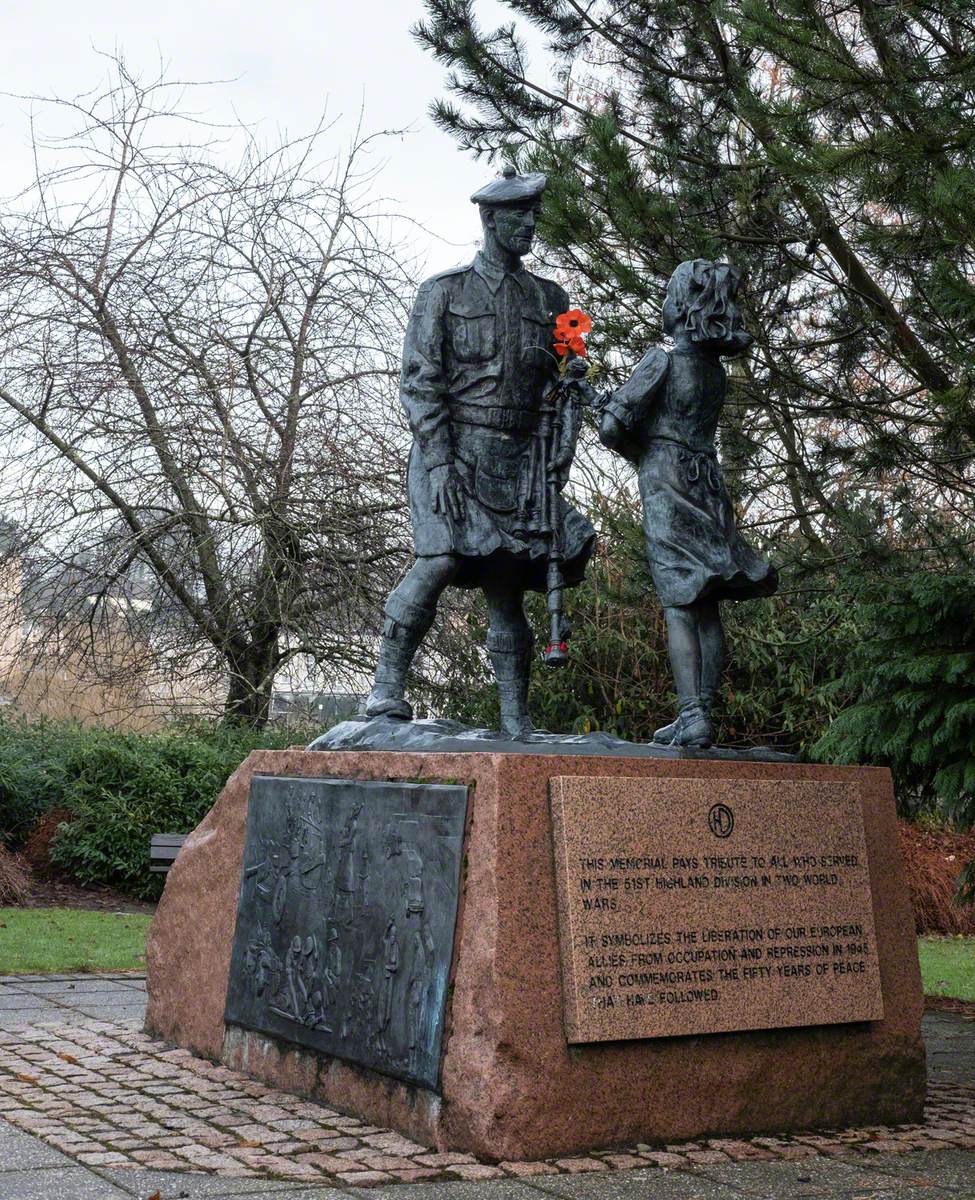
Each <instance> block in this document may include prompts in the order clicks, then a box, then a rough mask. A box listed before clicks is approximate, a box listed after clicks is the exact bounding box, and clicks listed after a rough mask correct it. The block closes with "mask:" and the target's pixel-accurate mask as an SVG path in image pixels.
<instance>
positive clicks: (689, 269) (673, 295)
mask: <svg viewBox="0 0 975 1200" xmlns="http://www.w3.org/2000/svg"><path fill="white" fill-rule="evenodd" d="M740 282H741V272H740V271H737V270H736V269H735V268H734V267H732V266H729V264H728V263H716V262H710V261H709V260H708V259H706V258H694V259H689V260H688V261H687V262H682V263H681V264H680V266H679V267H678V268H677V270H676V271H674V273H673V275H671V277H670V282H669V283H668V284H667V295H668V297H669V298H670V299H671V301H672V302H673V306H674V309H675V316H676V320H675V321H674V327H675V328H681V327H683V328H684V329H686V330H687V331H688V332H689V333H690V335H691V340H692V341H694V342H711V341H716V342H720V341H725V340H726V339H728V338H730V337H731V335H732V334H733V333H734V331H735V329H736V328H737V327H738V326H739V325H740V323H741V317H740V315H739V313H738V305H737V304H736V303H735V297H736V296H737V295H738V285H739V283H740ZM668 332H671V333H672V332H673V329H671V330H669V331H668Z"/></svg>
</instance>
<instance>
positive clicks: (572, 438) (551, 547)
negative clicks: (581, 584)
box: [537, 359, 602, 667]
mask: <svg viewBox="0 0 975 1200" xmlns="http://www.w3.org/2000/svg"><path fill="white" fill-rule="evenodd" d="M576 362H579V363H582V362H584V360H583V359H574V360H572V362H570V363H569V365H568V370H567V371H566V373H565V374H564V375H563V376H562V378H561V379H560V380H559V382H558V383H557V384H556V386H555V387H554V388H553V389H552V391H551V392H550V393H549V395H548V396H547V397H546V398H545V403H544V404H543V406H542V409H541V412H540V414H539V417H540V419H539V423H538V431H537V437H538V439H539V456H538V461H539V466H540V468H541V470H540V477H541V482H542V488H541V497H540V499H541V511H540V513H539V527H540V530H541V531H542V532H543V533H544V535H545V536H547V538H548V568H547V572H546V586H545V593H546V601H547V608H548V618H549V635H548V644H547V645H546V647H545V649H544V650H543V652H542V662H543V663H544V664H545V665H546V666H547V667H562V666H564V665H565V664H566V663H567V662H568V660H569V654H568V641H569V636H570V633H571V630H570V627H569V622H568V620H567V619H566V616H565V610H564V591H565V579H564V576H563V572H562V562H563V559H564V552H563V547H562V522H561V521H560V519H559V516H560V505H559V495H560V493H561V491H562V486H563V485H564V483H565V479H566V477H567V476H568V473H569V468H570V467H571V466H572V460H573V458H574V457H575V451H576V443H577V441H578V440H579V431H580V429H581V428H582V413H583V410H584V409H586V408H596V409H598V408H599V406H600V404H601V402H602V397H600V396H599V395H598V394H597V393H596V392H595V391H594V390H593V388H592V387H590V386H589V384H588V383H587V382H586V379H585V371H584V370H583V371H579V369H578V368H575V369H573V368H574V366H575V363H576Z"/></svg>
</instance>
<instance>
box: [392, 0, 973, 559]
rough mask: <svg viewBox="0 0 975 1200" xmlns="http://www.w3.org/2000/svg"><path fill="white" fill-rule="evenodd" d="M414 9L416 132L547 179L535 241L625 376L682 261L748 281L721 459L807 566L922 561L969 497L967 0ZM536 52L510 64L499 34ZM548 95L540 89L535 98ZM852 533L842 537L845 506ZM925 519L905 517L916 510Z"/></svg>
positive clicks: (433, 3)
mask: <svg viewBox="0 0 975 1200" xmlns="http://www.w3.org/2000/svg"><path fill="white" fill-rule="evenodd" d="M504 3H505V4H506V5H507V7H508V8H509V9H510V10H511V15H512V21H511V22H510V23H509V24H506V25H504V26H502V27H500V28H497V29H486V28H483V27H482V26H481V25H480V24H479V21H478V12H479V8H480V6H479V5H478V3H477V2H476V0H426V8H427V16H426V19H425V20H424V21H422V22H421V23H420V24H418V25H417V27H416V29H415V34H416V37H417V38H418V40H419V41H420V43H421V44H422V45H424V46H426V47H427V48H428V49H429V50H430V51H432V52H433V54H434V55H435V56H436V57H437V58H438V59H439V60H440V61H441V62H442V63H443V64H444V65H445V66H446V67H447V68H448V74H447V77H446V87H447V91H448V92H449V93H450V95H449V97H448V98H445V99H441V100H438V101H437V102H436V103H435V106H434V110H433V111H434V116H435V119H436V120H437V122H438V123H439V124H440V125H441V126H442V127H443V128H444V129H445V130H447V131H449V132H450V133H451V134H453V135H454V136H455V137H456V138H457V140H458V141H459V143H460V145H461V146H462V147H464V148H465V149H467V150H469V151H471V152H473V153H474V154H476V155H480V156H485V157H487V158H488V159H490V160H494V161H501V160H509V161H514V162H516V163H517V164H518V165H519V166H520V167H522V168H525V169H529V168H530V169H540V170H545V171H547V172H548V173H549V174H550V176H551V182H550V186H549V193H548V196H549V199H548V204H547V208H546V216H545V221H544V224H543V226H542V229H541V234H542V238H543V241H544V244H545V246H546V249H547V254H548V256H549V257H550V259H551V260H552V261H553V262H554V263H556V264H557V265H560V266H561V267H563V268H564V269H565V270H566V272H568V273H569V274H571V276H572V277H573V279H574V282H575V294H576V295H579V296H580V298H581V299H582V301H583V303H584V304H586V305H587V306H589V307H590V309H591V311H592V312H593V313H594V315H595V317H596V320H597V327H596V331H595V333H594V335H593V337H592V339H591V345H592V346H593V347H594V348H595V349H596V351H597V353H598V351H599V349H600V347H602V350H603V354H604V356H606V355H607V351H608V350H609V348H612V350H613V351H617V352H618V354H619V357H618V359H617V358H614V357H613V355H612V354H609V355H608V358H609V361H610V364H611V365H612V363H614V362H616V363H617V365H618V366H625V365H628V364H629V363H632V362H633V361H634V360H635V359H636V357H637V356H638V355H639V354H640V353H642V351H643V349H644V348H645V347H646V346H647V345H648V344H649V343H650V342H652V341H653V340H655V339H656V338H658V337H659V306H660V301H661V297H662V291H663V284H664V283H665V281H666V278H667V277H668V275H669V273H670V271H671V270H672V269H673V267H674V266H675V265H676V264H677V263H678V262H679V261H681V260H682V259H685V258H691V257H696V256H706V257H725V258H727V259H729V260H732V261H734V262H735V263H737V264H738V265H739V266H741V267H743V268H744V269H745V271H746V278H747V297H746V303H747V306H748V309H749V310H750V311H749V327H750V328H751V329H752V330H753V331H754V332H755V333H756V334H757V339H758V340H757V343H756V348H755V352H754V354H753V355H752V357H751V359H750V361H749V362H748V364H746V365H745V366H743V367H742V369H741V370H740V371H739V373H738V375H737V377H736V379H735V387H734V390H733V394H732V403H730V404H729V406H728V408H727V410H726V420H725V428H724V430H723V451H724V457H725V461H726V463H728V465H729V467H730V471H729V475H730V477H731V481H732V483H733V485H734V486H735V487H736V490H737V496H738V498H739V500H740V502H741V504H742V505H743V507H744V508H746V509H749V508H750V509H751V510H755V511H757V514H758V516H760V517H761V518H762V519H763V520H764V521H765V523H766V524H765V528H767V529H768V531H769V532H784V531H785V530H786V529H788V530H789V531H790V532H791V531H795V532H797V533H799V534H801V535H802V536H803V537H804V538H805V542H806V544H807V546H808V549H809V553H811V554H812V555H814V556H816V557H818V558H820V559H822V558H823V557H825V556H827V555H829V553H830V552H831V551H832V552H834V553H835V552H836V546H835V545H834V544H833V543H834V539H835V538H836V537H837V535H838V533H839V532H842V534H843V539H844V544H845V545H846V550H847V551H848V550H849V546H848V544H847V543H848V541H849V538H850V537H853V538H854V540H855V541H856V540H857V539H859V540H861V541H862V540H869V539H871V538H874V537H876V535H877V534H878V533H879V534H880V535H881V536H882V537H883V538H885V539H887V540H888V541H890V540H894V541H900V542H902V543H903V544H905V545H909V546H911V547H912V548H922V549H923V548H924V547H925V545H926V538H927V537H928V536H929V531H928V530H927V528H926V524H925V521H924V520H923V513H924V512H925V511H927V510H930V511H938V512H939V513H942V514H943V513H945V512H946V511H954V512H957V513H958V514H959V521H960V522H961V523H962V524H967V522H968V519H969V513H970V512H971V507H972V503H973V501H975V474H973V471H972V449H973V441H975V412H973V407H972V399H973V396H972V380H973V376H975V250H973V244H972V224H973V222H972V214H973V212H975V121H973V112H975V52H973V49H972V47H973V46H975V10H973V9H972V6H971V5H970V3H968V2H967V0H919V2H918V3H915V4H912V5H910V6H904V5H899V4H897V5H895V4H891V3H887V2H884V0H879V2H878V0H854V2H853V3H852V4H845V3H844V4H838V3H834V2H833V0H772V2H771V3H767V2H766V0H690V2H689V0H504ZM518 22H521V25H522V26H524V25H525V23H527V24H528V25H531V26H534V27H535V28H536V29H537V30H540V31H542V32H543V33H544V35H545V36H546V38H547V43H548V47H549V52H550V55H551V59H550V62H548V63H543V64H538V63H530V62H529V61H528V59H527V56H526V52H525V49H524V45H523V43H522V41H521V40H520V38H519V33H518V29H519V25H518ZM553 80H554V81H553ZM865 502H867V506H866V510H867V511H869V514H870V515H869V518H868V519H866V520H864V519H863V514H864V511H865V508H864V505H865ZM918 514H921V519H920V520H919V519H918Z"/></svg>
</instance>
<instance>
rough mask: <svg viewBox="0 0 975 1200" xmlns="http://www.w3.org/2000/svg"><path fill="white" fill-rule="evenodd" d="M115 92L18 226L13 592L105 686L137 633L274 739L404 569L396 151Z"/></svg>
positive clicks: (170, 97)
mask: <svg viewBox="0 0 975 1200" xmlns="http://www.w3.org/2000/svg"><path fill="white" fill-rule="evenodd" d="M111 65H112V78H111V81H110V83H109V85H108V86H107V88H106V90H104V91H103V92H101V93H99V94H92V95H90V96H85V97H81V98H77V99H74V100H71V101H62V100H56V101H47V102H44V103H46V104H50V105H54V109H53V111H54V113H55V114H57V115H59V117H61V118H64V117H67V118H69V121H68V123H69V124H70V125H71V126H72V128H71V130H70V132H69V133H68V134H66V135H60V136H58V137H57V138H54V139H48V140H44V139H43V138H42V137H41V136H40V134H35V143H34V144H35V158H36V161H37V163H38V168H37V172H36V178H34V179H33V181H32V183H31V185H30V186H29V188H27V189H26V190H25V191H23V192H22V193H20V194H19V195H16V196H15V197H13V198H12V199H10V200H9V201H7V202H6V203H5V204H4V207H3V209H2V211H0V400H2V404H0V447H2V448H0V499H2V504H3V510H4V515H5V517H6V518H7V519H8V520H11V521H13V522H15V523H16V525H17V527H18V529H19V537H18V539H17V545H18V554H19V555H20V560H19V561H21V562H22V563H28V564H29V567H25V568H24V569H23V571H24V573H25V575H26V576H29V581H28V583H26V584H25V585H24V586H23V587H21V588H19V589H15V591H16V592H17V595H18V596H19V597H20V599H21V602H22V603H23V601H24V598H25V597H26V601H27V607H28V608H29V609H30V611H31V613H33V614H34V615H35V616H36V615H37V614H46V617H47V619H51V620H55V621H56V622H57V623H58V628H59V637H58V640H59V644H60V642H61V641H62V640H63V641H64V642H65V644H66V645H67V646H68V647H69V649H70V654H71V655H72V656H74V657H75V658H77V656H78V655H79V654H87V655H88V656H89V657H90V658H91V659H92V669H93V670H96V671H97V670H98V669H100V668H99V662H100V663H101V664H103V665H104V664H105V663H109V662H110V663H111V664H112V666H111V671H112V672H113V673H115V674H116V675H117V673H118V671H119V670H120V669H121V667H120V664H119V662H118V659H119V657H120V656H119V655H117V654H116V655H114V656H113V655H109V656H106V654H105V650H104V648H105V640H106V637H107V636H108V632H109V631H110V630H111V629H113V628H115V629H117V628H119V627H120V626H121V627H123V628H124V635H123V636H122V638H121V644H122V645H123V646H125V645H130V644H132V641H133V639H135V640H138V641H140V642H141V644H143V645H144V646H146V647H149V648H151V652H152V654H151V656H152V659H153V662H154V664H155V666H154V667H153V669H154V670H157V671H160V672H162V673H163V674H167V673H168V674H169V675H170V676H171V677H173V678H180V679H182V680H183V681H184V685H185V681H187V680H188V679H190V678H191V677H198V678H200V679H201V680H207V681H209V686H210V687H213V686H215V684H214V681H215V680H217V681H219V680H221V679H222V680H223V690H224V692H225V707H224V712H225V716H226V718H227V719H229V720H234V721H241V722H250V723H254V724H258V725H259V724H261V723H263V722H264V721H265V720H266V718H267V715H268V709H269V701H270V697H271V691H272V685H273V682H274V679H275V677H276V676H278V675H279V674H280V673H281V672H282V671H283V670H284V669H285V668H286V667H287V666H288V664H289V663H292V662H294V661H296V660H298V661H300V660H302V659H304V660H306V661H307V663H308V664H309V666H310V668H317V670H318V671H319V673H320V677H321V678H322V679H324V680H325V681H326V682H327V683H330V684H331V685H332V686H335V685H336V684H338V685H339V686H341V682H342V681H343V680H347V679H350V678H355V677H356V676H358V675H359V674H360V673H361V671H362V669H363V667H364V665H365V660H367V659H368V657H369V654H370V652H371V645H370V641H369V639H364V638H363V636H362V630H363V629H368V628H369V627H370V625H371V624H372V625H374V624H375V621H376V620H377V617H376V614H377V613H378V610H379V604H380V603H381V599H382V597H383V596H384V595H385V593H386V592H387V590H388V588H389V585H390V577H391V575H392V574H394V573H395V571H396V570H397V569H398V568H399V566H400V565H401V556H402V554H403V549H402V547H403V546H404V544H405V542H406V538H405V535H404V514H403V511H402V496H403V493H404V488H403V486H402V484H401V482H400V474H401V472H402V467H403V459H404V457H405V456H404V454H403V448H402V432H401V428H402V427H401V421H400V417H399V413H398V407H397V405H396V402H395V396H396V389H395V377H396V373H397V366H398V364H397V359H398V354H399V343H400V340H401V330H402V326H403V323H404V319H405V313H404V303H405V302H408V301H409V299H410V293H411V291H412V287H411V279H410V271H409V268H408V266H407V265H405V258H404V255H403V252H402V250H401V248H400V247H399V245H398V243H397V234H396V224H395V219H394V218H393V217H390V216H388V215H387V214H385V213H384V212H383V211H382V208H381V206H380V204H379V202H378V201H376V200H375V199H371V197H373V196H374V194H375V191H374V189H375V168H373V167H370V165H369V155H370V151H371V149H372V147H373V145H374V139H370V138H368V137H363V136H359V137H357V138H355V139H354V141H353V143H352V145H351V147H350V148H349V149H348V150H347V151H346V152H345V153H343V154H342V155H340V156H338V157H335V156H334V155H333V156H332V157H326V156H325V153H326V145H325V143H326V139H333V138H334V136H335V134H334V130H332V129H330V128H329V127H327V126H325V125H320V126H319V127H318V128H317V129H316V130H314V131H313V132H312V134H311V135H310V136H308V137H304V138H301V139H298V140H286V141H283V142H278V143H277V144H275V145H273V146H272V147H270V148H268V147H265V146H262V145H261V144H260V143H259V142H258V141H257V139H256V138H255V137H253V136H252V135H251V134H250V133H249V132H248V131H246V130H242V129H239V128H234V129H218V128H216V127H214V126H213V125H208V124H205V123H204V122H202V121H201V120H200V119H199V118H197V117H195V116H194V115H193V114H192V113H191V112H190V111H189V99H190V96H191V95H192V93H191V91H190V89H189V88H188V87H187V86H185V85H182V84H177V83H173V82H171V81H167V79H166V78H165V76H161V77H157V78H154V79H153V80H152V81H150V82H145V81H143V80H141V79H140V78H138V77H136V76H135V75H134V74H133V73H131V72H130V71H129V70H128V69H127V68H126V66H125V64H124V62H122V61H120V60H111ZM174 135H175V136H174ZM231 155H233V160H232V165H228V163H229V162H231ZM51 162H53V164H54V165H53V166H52V165H49V164H50V163H51ZM41 640H42V641H43V640H44V639H41ZM34 644H35V645H36V644H37V639H35V643H34ZM48 648H49V647H48V646H45V647H44V649H45V651H46V650H47V649H48ZM121 657H123V658H126V659H127V661H128V667H129V669H130V670H131V671H133V672H135V673H136V674H145V672H146V671H147V666H146V663H145V656H144V655H141V654H140V655H136V654H131V655H123V656H121ZM96 659H98V661H95V660H96ZM106 669H107V668H106Z"/></svg>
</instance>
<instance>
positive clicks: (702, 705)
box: [653, 692, 714, 749]
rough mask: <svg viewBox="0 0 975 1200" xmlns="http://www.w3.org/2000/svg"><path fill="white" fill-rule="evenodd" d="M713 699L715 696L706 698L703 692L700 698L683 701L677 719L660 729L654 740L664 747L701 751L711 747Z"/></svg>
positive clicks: (694, 697)
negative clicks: (699, 749) (698, 749)
mask: <svg viewBox="0 0 975 1200" xmlns="http://www.w3.org/2000/svg"><path fill="white" fill-rule="evenodd" d="M713 699H714V696H713V694H708V695H707V697H705V694H704V693H703V692H702V694H701V695H700V696H692V697H689V698H688V699H687V700H682V701H681V704H680V708H679V710H678V712H677V719H676V720H675V721H671V723H670V724H669V725H664V726H663V727H662V728H661V729H658V730H657V731H656V733H654V735H653V740H654V741H655V742H656V743H657V744H658V745H663V746H694V747H698V748H701V749H704V748H706V747H707V746H710V745H711V744H712V742H713V741H714V730H713V729H712V728H711V715H710V708H711V702H712V701H713Z"/></svg>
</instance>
